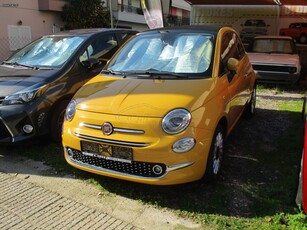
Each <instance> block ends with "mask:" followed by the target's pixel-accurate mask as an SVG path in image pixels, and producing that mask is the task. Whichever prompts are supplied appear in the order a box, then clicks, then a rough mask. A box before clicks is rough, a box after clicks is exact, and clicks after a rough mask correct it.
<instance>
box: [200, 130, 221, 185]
mask: <svg viewBox="0 0 307 230" xmlns="http://www.w3.org/2000/svg"><path fill="white" fill-rule="evenodd" d="M224 137H225V130H224V129H223V127H222V126H221V125H218V126H217V128H216V130H215V132H214V135H213V139H212V142H211V146H210V151H209V155H208V159H207V167H206V171H205V175H204V178H203V179H204V181H205V182H209V183H214V182H216V181H217V180H218V177H219V176H220V172H221V166H222V160H223V151H224Z"/></svg>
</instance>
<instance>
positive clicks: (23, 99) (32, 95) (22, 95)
mask: <svg viewBox="0 0 307 230" xmlns="http://www.w3.org/2000/svg"><path fill="white" fill-rule="evenodd" d="M45 88H46V87H45V86H43V87H40V88H36V89H31V90H22V91H19V92H17V93H15V94H12V95H9V96H6V97H5V98H4V100H3V102H2V105H14V104H23V103H27V102H31V101H33V100H34V99H36V98H37V97H39V96H40V95H42V94H43V92H45Z"/></svg>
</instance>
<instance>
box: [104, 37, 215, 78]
mask: <svg viewBox="0 0 307 230" xmlns="http://www.w3.org/2000/svg"><path fill="white" fill-rule="evenodd" d="M212 40H213V38H212V35H210V34H201V33H151V34H145V35H141V36H137V37H135V38H134V39H132V40H131V41H130V42H129V43H128V44H127V45H125V47H124V48H123V49H121V51H120V52H119V53H118V54H117V55H116V56H115V58H113V59H112V61H111V62H110V63H109V65H108V67H107V69H108V70H110V71H114V72H126V73H127V72H128V73H129V72H144V73H146V72H147V71H149V72H150V71H156V72H157V73H159V72H164V73H176V74H184V73H189V74H194V73H195V74H199V73H204V72H206V71H207V70H208V69H209V67H210V64H211V59H212V52H213V42H212Z"/></svg>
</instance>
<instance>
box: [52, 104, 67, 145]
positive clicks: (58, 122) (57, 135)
mask: <svg viewBox="0 0 307 230" xmlns="http://www.w3.org/2000/svg"><path fill="white" fill-rule="evenodd" d="M68 103H69V101H62V102H60V103H59V104H58V105H57V107H56V108H55V109H54V111H53V113H52V117H51V121H50V131H51V138H52V140H53V141H54V142H57V143H60V142H61V140H62V137H61V136H62V125H63V121H64V114H65V110H66V107H67V105H68Z"/></svg>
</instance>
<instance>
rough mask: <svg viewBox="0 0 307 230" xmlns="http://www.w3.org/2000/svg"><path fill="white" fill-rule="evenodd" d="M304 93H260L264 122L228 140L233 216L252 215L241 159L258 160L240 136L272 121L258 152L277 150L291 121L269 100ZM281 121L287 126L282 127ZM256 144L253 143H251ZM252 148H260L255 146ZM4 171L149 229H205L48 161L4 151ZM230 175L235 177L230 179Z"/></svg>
mask: <svg viewBox="0 0 307 230" xmlns="http://www.w3.org/2000/svg"><path fill="white" fill-rule="evenodd" d="M302 96H303V93H302V92H301V93H297V92H293V93H291V92H286V93H282V94H280V93H279V92H277V91H274V90H271V91H269V92H263V93H258V96H257V108H258V109H259V112H258V113H257V115H256V116H258V120H262V122H257V123H255V124H254V126H253V125H252V126H245V127H243V126H242V125H241V124H239V126H240V127H238V128H236V129H235V130H234V134H233V135H231V136H230V138H229V140H228V142H230V143H232V144H231V145H228V146H227V159H226V160H227V161H226V162H227V163H226V164H225V171H224V173H223V174H222V177H223V178H222V181H224V182H225V183H229V181H231V183H232V184H233V188H234V189H233V199H232V201H231V202H230V204H229V209H230V212H231V214H232V215H233V216H243V217H249V216H250V213H251V208H250V200H249V199H248V198H247V197H246V196H245V195H244V193H243V191H242V190H240V186H241V184H242V172H244V173H245V177H244V178H248V176H247V175H249V174H252V173H253V170H254V169H253V168H242V167H249V165H248V164H238V162H239V163H240V161H246V160H248V161H254V160H255V159H253V158H249V159H247V158H246V156H244V155H240V153H239V152H238V151H237V149H239V148H240V145H244V143H242V142H238V141H237V140H236V139H239V138H240V137H242V135H244V136H245V137H246V136H247V138H249V140H252V139H253V136H254V133H253V132H259V127H258V126H259V124H263V125H264V126H266V125H268V124H269V126H270V129H262V130H260V131H261V132H262V131H265V132H266V135H263V136H260V137H259V138H262V139H263V145H261V146H260V147H259V148H258V149H257V151H259V150H261V151H266V152H268V153H269V152H271V151H273V150H274V148H275V147H274V145H272V144H271V142H270V139H269V137H270V136H274V135H276V134H277V133H279V132H282V131H283V129H286V128H287V125H288V124H287V120H284V117H282V116H277V117H274V119H273V118H269V119H267V116H269V115H270V114H267V113H268V111H267V112H266V110H265V108H268V106H269V107H270V110H274V109H276V105H274V104H270V105H268V104H267V101H268V100H265V99H269V98H271V97H274V98H275V99H276V98H279V99H281V100H285V99H286V100H289V99H291V100H293V99H294V100H299V99H300V98H302ZM274 101H276V100H274ZM259 116H260V117H259ZM281 122H282V123H283V126H280V123H281ZM257 130H258V131H257ZM252 145H253V143H252V142H251V146H252ZM251 151H256V150H255V149H254V150H253V148H251ZM233 159H235V161H234V160H233ZM260 170H262V169H260ZM263 170H265V169H263ZM0 171H2V172H5V173H10V174H12V175H15V176H16V177H18V178H21V179H24V180H27V181H30V182H32V183H34V184H37V185H39V186H42V187H44V188H47V189H48V190H50V191H54V192H56V193H58V194H60V195H62V196H65V197H69V198H72V199H74V200H76V201H77V202H80V203H82V204H85V205H86V206H88V207H90V208H94V209H97V210H100V211H103V212H106V213H108V214H110V215H112V216H114V217H115V218H119V219H121V220H123V221H126V222H129V223H133V225H135V226H137V227H141V228H142V227H145V228H146V229H203V227H202V226H201V225H200V224H199V223H195V222H193V221H191V220H189V219H188V218H184V217H179V216H178V215H176V214H175V213H174V212H172V211H171V210H169V209H167V208H157V207H155V206H153V205H148V204H144V203H142V202H141V201H138V200H134V199H130V198H129V197H124V196H120V195H115V194H113V193H110V192H108V191H100V190H99V189H98V188H97V186H95V185H93V184H91V183H88V182H86V181H84V180H79V179H76V178H75V177H74V176H72V175H69V174H67V175H65V176H63V175H59V174H58V173H57V172H56V170H55V169H53V168H51V167H48V166H46V165H45V164H44V163H42V162H37V161H33V160H30V159H27V158H25V157H22V156H20V155H17V154H16V153H14V152H5V153H4V152H3V151H0ZM263 173H265V172H263ZM229 175H231V176H232V178H228V177H229ZM227 181H228V182H227Z"/></svg>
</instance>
